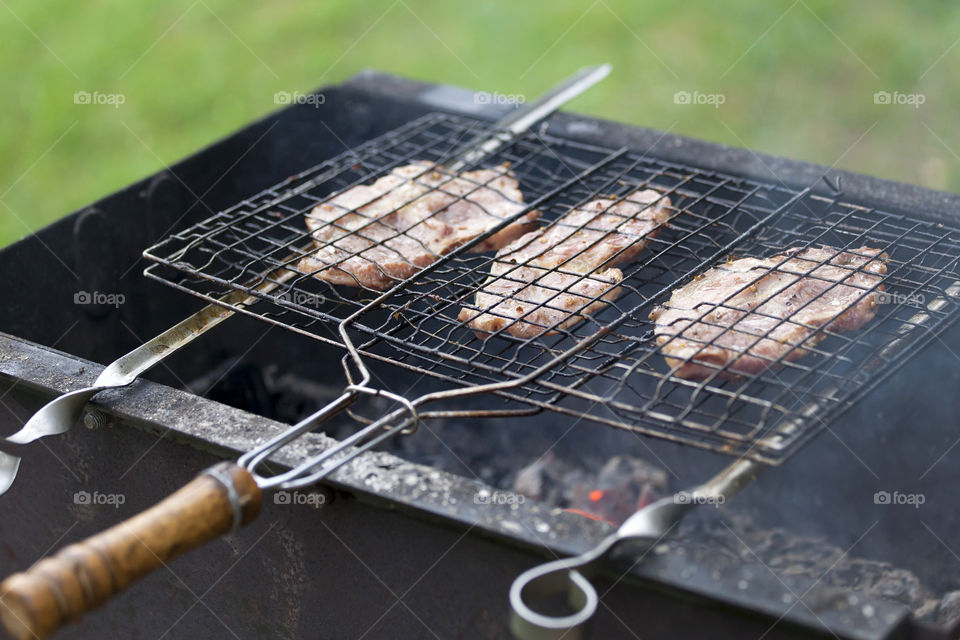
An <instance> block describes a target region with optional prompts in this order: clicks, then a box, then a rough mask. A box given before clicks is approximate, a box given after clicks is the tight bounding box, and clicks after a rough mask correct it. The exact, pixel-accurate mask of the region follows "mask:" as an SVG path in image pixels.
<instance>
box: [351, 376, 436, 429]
mask: <svg viewBox="0 0 960 640" xmlns="http://www.w3.org/2000/svg"><path fill="white" fill-rule="evenodd" d="M346 390H347V391H348V392H354V393H365V394H367V395H370V396H383V397H384V398H389V399H391V400H393V401H394V402H396V403H397V404H401V405H403V406H404V408H406V410H407V411H408V412H409V413H410V417H411V418H413V424H412V425H410V426H409V427H406V428H405V429H401V431H400V435H404V436H408V435H410V434H413V433H416V432H417V429H418V428H419V427H420V414H418V413H417V408H416V407H415V406H414V404H413V403H412V402H410V401H409V400H408V399H407V398H404V397H403V396H401V395H397V394H395V393H391V392H389V391H384V390H383V389H371V388H370V387H367V386H364V385H362V384H351V385H348V386H347V389H346Z"/></svg>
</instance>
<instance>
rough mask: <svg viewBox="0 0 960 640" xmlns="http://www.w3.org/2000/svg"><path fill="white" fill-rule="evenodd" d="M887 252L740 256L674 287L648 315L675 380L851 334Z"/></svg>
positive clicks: (773, 358)
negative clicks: (830, 336) (835, 335)
mask: <svg viewBox="0 0 960 640" xmlns="http://www.w3.org/2000/svg"><path fill="white" fill-rule="evenodd" d="M886 260H887V254H885V253H882V252H881V251H880V250H879V249H871V248H870V247H860V248H859V249H851V250H848V251H841V250H839V249H834V248H832V247H821V248H818V249H814V248H810V249H803V250H801V249H794V250H790V251H786V252H784V253H782V254H779V255H775V256H772V257H770V258H763V259H759V258H742V259H740V260H734V261H732V262H727V263H726V264H724V265H722V266H719V267H715V268H713V269H710V270H709V271H707V272H706V273H704V274H703V275H700V276H697V278H695V279H694V280H693V281H692V282H690V283H688V284H686V285H684V286H682V287H680V288H679V289H676V290H675V291H674V292H673V294H672V295H671V296H670V300H669V301H668V302H667V303H666V304H665V305H664V306H662V307H658V308H656V309H654V310H653V312H652V313H651V314H650V319H651V320H654V321H655V322H656V323H657V327H656V335H657V344H658V345H660V349H661V351H662V353H663V354H664V356H665V357H666V359H667V364H669V365H670V366H671V367H673V368H675V369H676V370H675V371H674V372H673V373H674V374H675V375H677V376H680V377H681V378H687V379H690V380H700V379H703V378H707V377H709V376H711V375H713V374H717V377H718V378H722V379H730V378H733V377H736V376H737V375H741V374H747V375H749V374H753V373H757V372H760V371H763V370H764V369H766V368H767V367H770V366H771V365H773V364H774V363H777V362H779V361H780V360H781V359H782V360H784V361H793V360H797V359H798V358H801V357H803V356H804V355H806V354H807V352H808V351H809V350H810V349H811V348H812V347H814V346H815V345H817V344H818V343H819V342H820V341H822V340H823V339H824V338H825V337H826V334H825V333H824V331H825V330H830V331H832V332H835V333H839V332H843V331H854V330H856V329H859V328H860V327H862V326H863V325H864V324H866V323H868V322H870V321H871V320H873V318H874V316H875V315H876V313H877V309H876V305H877V302H876V299H875V294H874V293H872V292H871V293H868V291H869V290H871V289H874V287H876V290H877V291H882V290H883V286H882V285H880V281H881V280H882V279H883V276H884V275H885V274H886V273H887V265H886Z"/></svg>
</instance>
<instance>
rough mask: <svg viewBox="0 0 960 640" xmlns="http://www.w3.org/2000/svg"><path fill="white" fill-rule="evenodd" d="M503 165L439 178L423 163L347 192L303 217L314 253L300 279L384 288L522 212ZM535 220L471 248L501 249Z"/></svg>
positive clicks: (438, 170) (438, 171)
mask: <svg viewBox="0 0 960 640" xmlns="http://www.w3.org/2000/svg"><path fill="white" fill-rule="evenodd" d="M524 207H525V205H524V204H523V194H522V193H520V190H519V189H518V186H517V180H516V179H515V178H514V177H513V175H512V173H511V172H510V170H509V165H508V164H506V163H505V164H502V165H500V166H498V167H495V168H493V169H480V170H477V171H467V172H465V173H461V174H457V175H454V174H451V173H448V172H445V171H444V170H443V167H438V166H436V165H434V164H431V163H429V162H423V161H418V162H414V163H413V164H408V165H405V166H402V167H398V168H396V169H394V170H393V171H391V172H390V173H389V174H388V175H385V176H383V177H381V178H379V179H378V180H377V181H376V182H374V183H373V184H370V185H359V186H355V187H351V188H350V189H347V190H346V191H343V192H342V193H339V194H337V195H336V196H334V197H332V198H330V199H329V200H327V201H326V202H324V203H322V204H320V205H318V206H317V207H315V208H314V209H313V211H311V212H310V213H309V214H307V220H306V221H307V227H308V228H309V229H310V231H311V232H312V234H313V238H314V241H315V242H316V245H317V250H316V251H314V252H313V253H311V254H309V255H307V256H305V257H304V258H302V259H301V260H300V264H299V269H300V271H302V272H303V273H308V274H311V275H315V276H316V277H318V278H321V279H323V280H326V281H328V282H331V283H333V284H339V285H348V286H363V287H369V288H371V289H381V290H382V289H386V288H387V287H389V286H390V285H392V284H396V283H397V282H399V281H401V280H405V279H406V278H409V277H410V276H412V275H413V274H415V273H416V272H417V271H419V270H420V269H422V268H424V267H426V266H428V265H430V264H432V263H433V262H434V261H435V260H437V259H438V258H439V257H440V256H442V255H444V254H445V253H449V252H450V251H453V250H454V249H456V248H457V247H459V246H460V245H462V244H464V243H465V242H468V241H470V240H472V239H473V238H476V237H477V236H479V235H481V234H483V233H485V232H487V231H489V230H490V229H492V228H493V227H495V226H496V225H498V224H500V223H501V222H503V221H504V220H505V219H507V218H510V217H511V216H514V215H516V214H518V213H520V212H521V211H522V210H523V209H524ZM538 217H540V213H539V212H538V211H529V212H527V213H526V214H524V215H523V216H521V217H520V218H519V219H518V220H516V221H515V222H513V223H511V224H510V225H508V226H507V227H505V228H504V229H502V230H501V231H499V232H497V233H495V234H494V235H492V236H491V237H489V238H487V239H486V240H485V241H483V242H482V243H480V244H478V245H477V246H476V247H474V248H473V249H472V251H473V252H477V253H479V252H483V251H491V250H494V249H499V248H500V247H502V246H504V245H505V244H507V243H509V242H510V241H511V240H513V239H514V238H516V237H517V236H519V235H521V234H522V233H524V232H526V231H528V230H529V229H530V227H531V225H532V224H533V223H534V222H535V221H536V219H537V218H538Z"/></svg>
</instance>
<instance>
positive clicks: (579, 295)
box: [459, 189, 670, 338]
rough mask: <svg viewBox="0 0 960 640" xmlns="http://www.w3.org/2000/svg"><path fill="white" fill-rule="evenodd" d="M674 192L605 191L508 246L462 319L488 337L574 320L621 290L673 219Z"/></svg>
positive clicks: (545, 331) (531, 333)
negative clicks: (624, 267)
mask: <svg viewBox="0 0 960 640" xmlns="http://www.w3.org/2000/svg"><path fill="white" fill-rule="evenodd" d="M669 207H670V200H669V199H668V198H667V197H666V196H663V195H661V194H660V193H658V192H656V191H653V190H651V189H645V190H642V191H634V192H633V193H631V194H629V195H628V196H626V197H624V198H620V199H615V200H611V199H604V198H601V199H597V200H593V201H591V202H589V203H587V204H586V205H584V206H582V207H578V208H576V209H572V210H571V211H569V212H568V213H566V214H564V215H563V216H562V217H561V218H559V219H558V220H556V221H555V222H553V223H552V224H551V225H549V226H546V227H543V228H540V229H537V230H536V231H531V232H530V233H527V234H525V235H523V236H521V237H519V238H517V239H516V240H514V241H513V242H512V243H510V244H509V245H507V246H506V247H504V248H503V249H501V250H500V251H499V252H498V253H497V257H496V259H495V260H494V262H493V265H492V267H491V269H490V277H489V278H487V281H486V282H485V283H484V284H483V287H482V288H481V289H480V290H479V291H478V292H477V297H476V301H475V306H473V307H465V308H464V309H462V310H461V311H460V315H459V320H460V321H461V322H465V323H467V324H469V325H470V327H471V328H472V329H473V330H474V332H476V333H477V335H478V336H480V337H484V336H485V335H487V334H491V333H494V332H496V331H499V330H501V329H506V331H507V333H509V334H510V335H513V336H516V337H518V338H531V337H535V336H541V335H544V336H546V335H551V334H554V333H557V332H559V331H561V330H563V329H567V328H569V327H572V326H573V325H575V324H577V323H578V322H581V321H583V320H585V319H586V316H588V315H590V314H592V313H595V312H596V311H598V310H600V309H602V308H603V307H605V306H606V305H607V303H608V302H610V301H612V300H614V299H616V297H617V296H618V295H620V287H619V286H617V284H618V283H619V282H620V281H621V280H623V272H622V271H620V270H619V269H616V268H614V267H615V266H616V265H618V264H622V263H624V262H630V261H631V260H633V259H634V258H635V257H636V256H637V254H638V253H640V252H641V251H642V250H643V248H644V247H646V246H647V242H648V241H649V240H650V239H652V238H653V237H654V236H656V235H657V233H659V232H660V229H661V228H662V227H663V225H664V224H666V222H667V219H668V218H669V217H670V211H669Z"/></svg>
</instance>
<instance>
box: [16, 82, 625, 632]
mask: <svg viewBox="0 0 960 640" xmlns="http://www.w3.org/2000/svg"><path fill="white" fill-rule="evenodd" d="M609 71H610V66H609V65H602V66H600V67H594V68H590V69H585V70H583V71H581V72H579V73H578V74H576V75H575V76H573V77H572V78H570V79H569V80H567V81H566V82H564V83H563V84H561V85H560V86H558V87H556V88H555V89H553V90H552V91H550V92H549V93H548V94H547V95H546V96H544V98H541V99H540V100H537V101H536V102H534V103H531V104H529V105H526V106H524V107H521V108H520V109H519V110H518V111H516V112H513V113H512V114H510V116H508V117H507V118H506V119H504V120H503V121H502V122H504V123H505V124H506V126H508V127H511V131H512V132H513V133H514V135H516V134H519V133H520V132H521V131H523V130H524V129H526V128H529V127H530V126H532V125H533V124H534V123H535V122H537V121H539V120H541V119H543V118H545V117H546V116H548V115H549V114H551V113H552V112H553V111H555V110H556V109H557V108H558V107H559V106H560V105H561V104H562V103H563V102H565V101H567V100H569V99H571V98H573V97H574V96H576V95H578V94H579V93H581V92H583V91H585V90H586V89H587V88H589V87H591V86H593V85H594V84H595V83H596V82H598V81H599V80H601V79H602V78H604V77H606V75H607V74H608V73H609ZM497 126H500V123H498V125H497ZM498 139H499V143H498V144H496V145H492V146H489V145H487V143H488V141H486V140H483V141H473V142H471V143H470V145H468V148H467V149H466V150H465V151H464V152H463V153H461V154H460V155H459V156H458V158H456V159H455V160H454V162H453V164H452V166H453V167H457V168H460V167H463V166H465V165H466V164H469V163H472V162H477V161H478V160H480V159H482V158H483V157H484V156H485V155H487V154H489V153H492V150H495V149H497V148H499V146H500V145H501V144H503V142H504V140H503V139H502V138H498ZM483 149H487V150H486V151H483ZM535 205H536V202H533V203H530V204H528V205H527V206H526V207H524V209H523V210H522V211H520V212H518V213H516V214H515V215H514V216H511V218H510V219H506V220H504V221H503V222H502V223H501V224H500V225H498V226H497V227H494V228H493V229H490V230H489V233H494V232H496V231H498V230H499V229H500V228H501V227H504V226H506V225H507V224H509V223H511V222H512V221H513V220H515V219H518V218H519V217H520V216H522V215H524V214H525V213H526V212H527V211H529V210H530V209H532V208H533V207H534V206H535ZM470 246H471V243H467V244H466V245H464V246H462V247H460V248H459V249H457V250H456V251H454V252H453V253H451V254H448V256H450V257H453V256H455V255H458V254H459V253H460V252H462V251H464V250H467V249H469V248H470ZM439 265H440V262H436V263H434V264H432V265H430V266H427V267H425V268H424V269H422V270H421V271H420V272H419V273H418V274H414V275H413V276H411V278H410V279H409V280H414V279H416V278H417V277H418V276H419V275H420V274H422V273H425V272H428V271H430V270H431V269H434V268H436V267H438V266H439ZM290 273H293V272H290ZM267 284H270V285H272V287H271V289H272V288H274V287H275V286H277V285H278V284H279V283H274V282H270V281H269V279H268V280H267V283H265V284H264V285H262V286H266V285H267ZM407 285H408V281H404V282H402V283H399V284H398V285H396V286H395V287H393V288H392V289H391V290H389V291H387V292H385V293H383V294H382V295H380V296H379V297H377V298H375V299H374V300H372V301H370V302H369V303H368V304H366V305H365V306H364V307H363V308H362V309H360V310H358V311H357V312H356V313H354V314H352V315H351V316H350V317H349V318H346V319H345V320H343V321H342V322H341V323H340V326H339V331H340V336H341V338H342V340H343V344H344V346H345V347H346V348H347V351H348V357H349V360H351V361H352V362H353V364H354V366H355V367H356V368H357V370H358V371H359V372H360V379H359V381H358V382H357V383H355V384H350V385H349V386H348V387H347V389H346V391H345V392H344V394H343V395H342V396H341V397H340V398H338V399H337V400H334V401H333V402H331V403H329V404H328V405H327V406H325V407H323V408H322V409H321V410H319V411H318V412H316V413H315V414H313V415H311V416H309V417H307V418H306V419H304V420H302V421H301V422H299V423H298V424H296V425H294V426H292V427H291V428H290V429H289V430H287V431H286V432H284V433H282V434H280V435H279V436H277V437H275V438H273V439H271V440H269V441H267V442H266V443H264V444H262V445H261V446H259V447H257V448H256V449H254V450H253V451H250V452H248V453H246V454H244V455H243V456H241V457H240V459H239V460H238V461H237V462H236V463H232V462H223V463H220V464H218V465H215V466H213V467H211V468H210V469H207V470H206V471H204V472H202V473H201V474H200V475H199V476H198V477H197V478H195V479H194V480H193V481H192V482H190V483H189V484H187V485H186V486H184V487H183V488H182V489H180V490H179V491H177V492H176V493H174V494H173V495H171V496H169V497H168V498H166V499H165V500H163V501H161V502H160V503H159V504H157V505H155V506H154V507H152V508H150V509H148V510H147V511H144V512H143V513H141V514H139V515H137V516H134V517H133V518H131V519H130V520H128V521H126V522H123V523H120V524H118V525H116V526H114V527H112V528H111V529H108V530H106V531H104V532H102V533H100V534H98V535H95V536H93V537H91V538H89V539H87V540H85V541H83V542H81V543H78V544H74V545H71V546H68V547H66V548H64V549H62V550H61V551H59V552H58V553H57V554H56V555H54V556H52V557H49V558H46V559H43V560H41V561H39V562H38V563H36V564H35V565H34V566H33V567H31V568H30V569H29V570H27V571H26V572H24V573H19V574H15V575H13V576H10V577H9V578H7V579H6V580H5V581H4V582H3V583H2V584H0V619H2V622H3V624H4V626H5V627H6V628H7V630H8V631H9V632H10V634H11V635H12V636H13V637H14V638H17V639H18V640H21V639H23V640H26V639H28V638H43V637H46V636H48V635H49V634H51V633H53V632H54V631H56V629H58V628H59V627H60V626H62V625H63V624H65V623H67V622H70V621H72V620H75V619H77V618H79V617H80V616H81V615H83V614H84V613H85V612H87V611H89V610H91V609H94V608H96V607H98V606H100V605H101V604H103V603H104V602H106V601H107V600H108V599H109V598H110V597H111V596H112V595H113V594H115V593H117V592H119V591H121V590H122V589H124V588H125V587H126V586H128V585H129V584H130V583H132V582H133V581H135V580H136V579H138V578H140V577H142V576H144V575H146V574H147V573H149V572H151V571H153V570H154V569H156V568H158V567H159V566H162V565H163V564H164V563H166V562H167V561H169V560H171V559H172V558H174V557H176V556H178V555H180V554H181V553H184V552H185V551H188V550H190V549H193V548H195V547H198V546H200V545H202V544H204V543H206V542H209V541H210V540H213V539H215V538H217V537H219V536H221V535H224V534H226V533H228V532H231V531H233V530H235V529H236V528H238V527H239V526H241V525H244V524H247V523H248V522H250V521H252V520H253V519H254V518H256V516H257V515H258V513H259V510H260V504H261V501H262V490H264V489H271V488H293V487H298V486H303V485H306V484H310V483H313V482H316V481H317V480H319V479H321V478H323V477H325V476H327V475H329V474H330V473H332V472H333V471H334V470H336V469H337V468H339V467H340V466H342V465H344V464H346V463H347V462H349V461H350V460H352V459H353V458H355V457H356V456H357V455H359V454H360V453H362V452H364V451H366V450H368V449H370V448H371V447H373V446H376V444H378V443H379V442H382V441H383V440H385V439H386V438H389V437H391V436H392V435H395V434H397V433H401V432H404V431H408V432H409V430H408V428H409V427H411V426H412V427H414V428H415V426H416V424H417V422H418V420H419V416H418V414H417V407H418V406H419V405H422V404H425V403H427V402H432V401H436V400H441V399H446V398H453V397H459V396H467V395H476V394H482V393H487V392H491V391H496V390H499V389H504V388H509V387H514V386H518V385H521V384H524V383H526V382H529V381H531V380H533V379H534V378H536V377H537V376H539V375H541V374H542V373H543V372H544V371H546V370H547V369H549V368H550V367H552V366H554V365H556V364H557V363H559V362H562V361H563V360H564V359H566V358H569V357H571V356H572V355H574V354H576V353H579V352H580V351H582V350H583V349H585V348H588V347H589V346H590V345H592V344H593V343H594V342H595V341H596V340H598V339H600V338H601V337H602V335H603V333H602V332H597V333H596V334H594V335H593V336H591V337H589V338H587V339H585V340H584V341H582V342H581V343H579V344H578V345H576V346H574V347H571V348H570V349H568V350H567V351H566V352H564V353H563V354H561V355H559V356H557V357H556V358H554V359H552V360H551V361H550V362H548V363H546V364H544V365H543V366H542V367H540V368H539V369H537V370H536V371H533V372H531V373H530V374H528V375H526V376H524V377H522V378H518V379H516V380H510V381H508V382H502V383H493V384H487V385H481V386H477V387H472V388H466V389H453V390H449V391H443V392H436V393H431V394H427V395H424V396H421V397H420V398H418V399H417V400H414V401H408V400H406V399H404V398H402V397H401V396H397V395H395V394H392V393H389V392H386V391H383V390H377V389H373V388H370V387H369V386H368V383H369V381H370V372H369V371H368V370H367V368H366V366H365V365H364V363H363V361H362V358H361V355H360V353H359V351H358V350H357V348H356V347H355V346H354V344H353V342H352V340H351V339H350V336H349V335H348V334H347V326H348V325H349V324H350V323H351V322H353V321H355V320H356V318H358V317H360V316H361V315H362V314H364V313H366V312H368V311H370V310H371V309H373V308H375V307H377V306H378V305H380V304H381V302H382V301H384V300H386V299H387V298H389V297H390V296H391V295H393V294H394V293H395V292H396V291H399V290H402V289H403V288H404V287H405V286H407ZM231 295H234V294H231ZM235 295H236V296H238V298H237V300H239V301H240V303H241V304H246V300H247V299H248V298H249V297H250V294H248V293H241V292H237V293H236V294H235ZM228 297H229V296H228ZM224 302H226V299H224ZM234 302H236V300H235V301H234ZM214 309H215V311H211V313H212V314H214V319H215V322H216V323H219V322H222V321H223V320H224V319H226V318H227V317H229V316H230V315H232V313H233V312H232V311H229V310H226V309H223V308H220V307H214ZM184 322H189V320H188V321H184ZM182 324H183V323H181V325H182ZM181 325H178V327H180V326H181ZM209 326H213V325H209ZM204 327H205V328H204V330H206V328H209V327H208V326H207V325H204ZM183 329H184V333H185V335H184V336H183V339H185V340H186V341H185V342H183V343H182V344H180V343H177V344H176V347H177V348H179V347H180V346H183V344H186V343H187V342H189V341H190V340H193V339H194V338H196V337H197V336H198V335H199V333H195V332H193V333H191V332H190V327H184V328H183ZM168 333H169V332H168ZM166 335H167V333H165V334H162V336H161V337H163V336H166ZM155 341H156V339H155V340H154V341H151V343H154V342H155ZM151 343H148V344H151ZM163 346H164V347H165V348H167V349H169V347H166V343H163ZM138 353H139V354H140V356H143V357H144V359H143V360H142V361H141V360H139V359H138V360H137V361H136V362H135V363H128V364H130V365H131V366H132V369H131V370H129V371H128V370H126V369H124V370H123V373H124V375H126V376H127V377H130V376H132V377H130V380H129V381H130V382H132V380H133V378H135V377H136V375H137V374H139V373H140V372H142V371H144V370H146V368H148V367H146V366H145V365H146V364H149V366H152V365H153V364H156V362H158V361H159V359H158V360H155V361H154V360H151V359H149V358H147V357H146V354H144V353H143V352H142V351H141V350H138ZM117 368H121V367H119V366H118V367H117ZM344 369H345V371H346V373H347V376H348V380H349V379H350V372H349V367H348V366H347V364H346V361H345V366H344ZM95 392H96V391H94V393H95ZM364 394H372V395H378V396H383V397H387V398H390V399H392V400H395V401H397V402H399V403H401V405H402V406H401V407H400V408H399V409H397V410H395V411H393V412H391V413H389V414H388V415H385V416H383V417H382V418H380V419H379V420H377V421H375V422H373V423H372V424H370V425H368V426H367V427H365V428H363V429H361V430H360V431H358V432H357V433H355V434H354V435H352V436H351V437H349V438H347V439H345V440H343V441H342V442H341V443H339V444H338V445H337V446H334V447H332V448H330V449H328V450H327V451H324V452H322V453H321V454H319V455H317V456H313V457H311V458H310V459H308V460H307V461H306V462H304V463H303V464H301V465H299V466H297V467H296V468H294V469H293V470H291V471H288V472H286V473H282V474H279V475H276V476H263V475H259V474H257V473H256V468H257V467H258V466H259V465H260V464H261V463H263V462H264V461H265V460H266V459H267V458H268V457H269V456H270V455H272V454H273V453H275V452H276V451H277V450H278V449H280V448H282V447H284V446H285V445H287V444H289V443H290V442H292V441H293V440H295V439H297V438H298V437H300V436H301V435H303V434H304V433H306V432H308V431H311V430H313V429H314V428H315V427H316V425H317V424H318V423H319V422H322V421H324V420H326V419H328V418H329V417H331V416H333V415H335V414H337V413H339V412H340V411H342V410H344V409H346V408H347V407H349V406H350V405H351V404H352V403H353V402H354V401H355V400H356V399H357V398H359V397H360V396H361V395H364ZM91 395H92V394H91ZM76 397H78V398H79V397H80V396H79V392H77V395H76ZM88 398H89V396H87V398H84V399H83V401H84V402H85V401H86V399H88ZM70 402H76V403H78V404H79V403H80V400H71V401H70ZM81 408H82V405H81Z"/></svg>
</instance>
